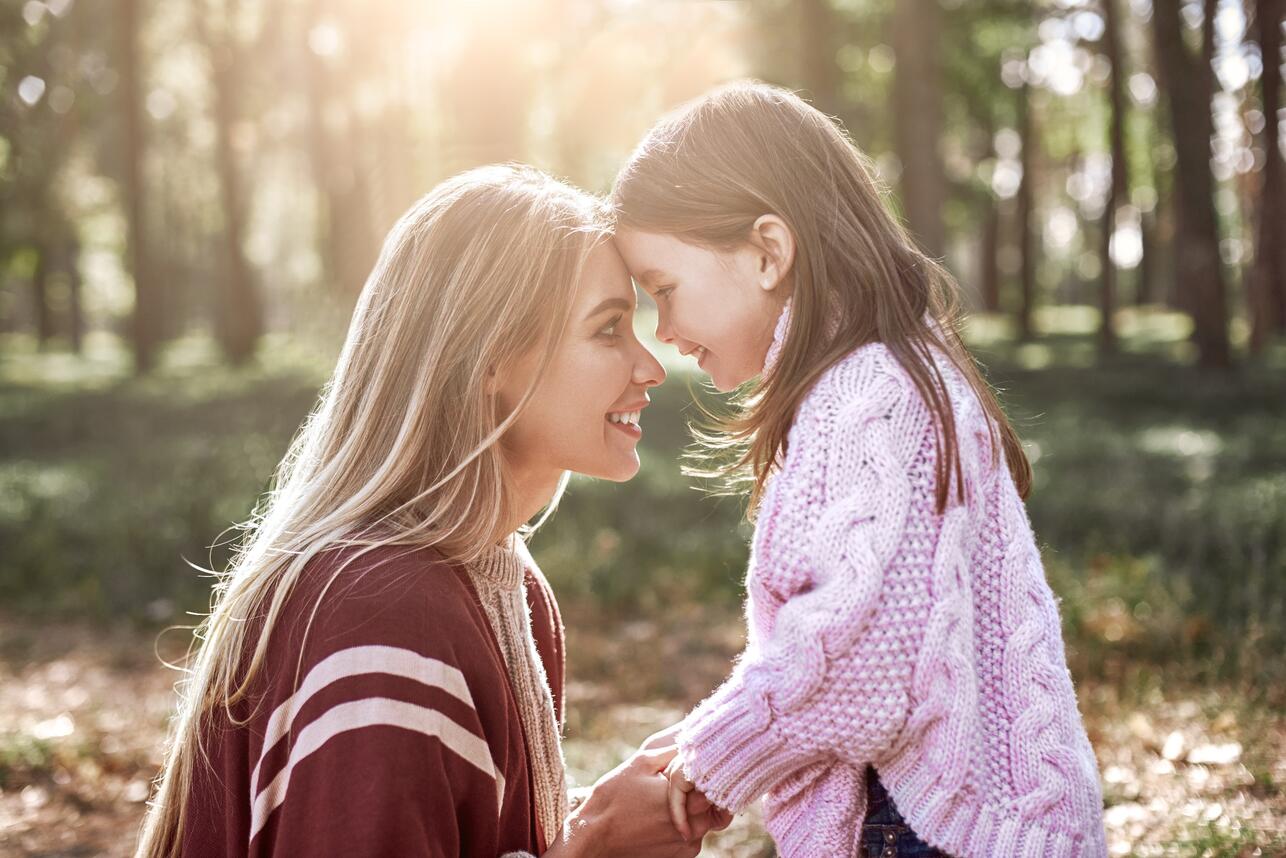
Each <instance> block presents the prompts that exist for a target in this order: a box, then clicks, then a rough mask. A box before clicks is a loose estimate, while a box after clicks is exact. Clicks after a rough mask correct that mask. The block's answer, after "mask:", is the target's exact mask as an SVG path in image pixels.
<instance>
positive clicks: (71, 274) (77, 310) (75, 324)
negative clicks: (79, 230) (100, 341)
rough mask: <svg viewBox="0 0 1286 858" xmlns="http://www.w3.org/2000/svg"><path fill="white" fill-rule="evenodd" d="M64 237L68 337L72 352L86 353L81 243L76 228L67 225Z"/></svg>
mask: <svg viewBox="0 0 1286 858" xmlns="http://www.w3.org/2000/svg"><path fill="white" fill-rule="evenodd" d="M66 226H67V231H66V233H65V234H64V235H63V245H62V247H63V251H62V252H63V259H62V261H63V265H64V267H65V269H66V271H67V336H68V337H69V338H70V339H71V350H72V351H74V352H75V353H76V354H80V353H81V352H82V351H84V343H85V309H84V305H83V303H82V301H81V295H82V292H83V288H82V287H83V286H84V281H83V280H82V278H81V276H80V242H79V241H77V239H76V235H75V232H74V230H75V227H74V226H73V225H72V224H70V223H69V224H67V225H66Z"/></svg>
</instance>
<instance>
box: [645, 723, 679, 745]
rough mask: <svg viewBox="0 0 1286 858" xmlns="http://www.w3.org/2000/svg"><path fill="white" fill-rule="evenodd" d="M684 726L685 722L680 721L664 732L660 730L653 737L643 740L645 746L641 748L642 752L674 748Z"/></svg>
mask: <svg viewBox="0 0 1286 858" xmlns="http://www.w3.org/2000/svg"><path fill="white" fill-rule="evenodd" d="M682 726H683V722H682V721H678V722H676V723H674V724H671V725H670V726H669V727H666V728H665V729H664V730H659V731H657V732H655V733H653V734H652V735H651V736H648V737H647V738H646V739H644V740H643V744H642V745H640V746H639V748H640V750H644V751H655V750H659V749H661V748H669V747H672V746H674V745H675V744H677V742H676V740H677V739H678V736H679V728H680V727H682Z"/></svg>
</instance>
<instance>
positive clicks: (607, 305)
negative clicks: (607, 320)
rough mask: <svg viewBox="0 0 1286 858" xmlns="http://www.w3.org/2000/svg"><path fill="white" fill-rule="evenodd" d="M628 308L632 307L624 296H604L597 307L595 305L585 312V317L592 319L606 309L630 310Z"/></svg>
mask: <svg viewBox="0 0 1286 858" xmlns="http://www.w3.org/2000/svg"><path fill="white" fill-rule="evenodd" d="M630 309H632V307H631V306H630V302H629V301H626V300H625V299H624V298H605V299H604V300H602V301H600V302H599V303H598V306H597V307H595V308H594V309H592V310H590V311H589V312H588V313H586V314H585V318H586V319H592V318H594V317H595V316H597V315H598V314H599V313H602V312H604V311H606V310H630Z"/></svg>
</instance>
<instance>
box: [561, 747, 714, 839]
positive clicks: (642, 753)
mask: <svg viewBox="0 0 1286 858" xmlns="http://www.w3.org/2000/svg"><path fill="white" fill-rule="evenodd" d="M674 755H675V748H674V747H673V746H672V745H671V746H669V747H662V748H657V749H648V748H641V749H640V750H639V751H637V752H636V753H635V754H634V755H633V756H632V757H630V758H629V759H628V760H626V761H625V762H623V763H621V764H620V765H619V766H617V767H616V768H615V769H613V770H612V771H610V772H608V773H607V774H606V775H604V776H603V777H602V778H600V779H599V781H598V782H597V783H596V784H594V786H593V788H592V789H591V791H590V794H589V797H588V798H586V799H585V801H584V803H583V804H581V805H580V807H578V808H577V809H576V810H575V812H573V813H572V815H571V817H570V818H569V819H568V820H567V824H566V825H565V826H564V828H563V836H562V839H561V840H560V841H558V842H556V843H554V844H553V845H552V846H551V847H550V849H549V850H548V851H546V852H545V858H600V856H603V858H607V856H616V855H630V856H636V858H695V856H696V855H697V854H698V853H699V852H700V851H701V836H704V834H705V832H706V831H707V830H709V829H708V828H705V827H703V826H702V825H701V824H700V823H699V821H698V825H696V826H694V827H693V828H692V831H693V832H694V833H696V832H699V833H700V835H701V836H698V837H697V838H696V839H695V840H693V841H688V840H685V839H684V838H683V837H682V836H680V834H679V832H678V831H677V830H676V829H675V827H674V825H673V823H671V822H670V815H669V813H668V812H667V811H666V796H667V793H668V791H669V782H668V781H667V780H666V778H665V775H664V774H662V773H663V772H664V771H665V768H666V766H667V765H668V764H669V763H670V761H671V760H672V759H673V758H674Z"/></svg>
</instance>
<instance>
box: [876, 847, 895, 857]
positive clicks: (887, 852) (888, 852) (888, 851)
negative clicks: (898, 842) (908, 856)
mask: <svg viewBox="0 0 1286 858" xmlns="http://www.w3.org/2000/svg"><path fill="white" fill-rule="evenodd" d="M897 854H898V851H897V850H896V849H894V848H893V847H892V846H885V847H884V851H883V852H881V853H880V855H881V856H883V858H897Z"/></svg>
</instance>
